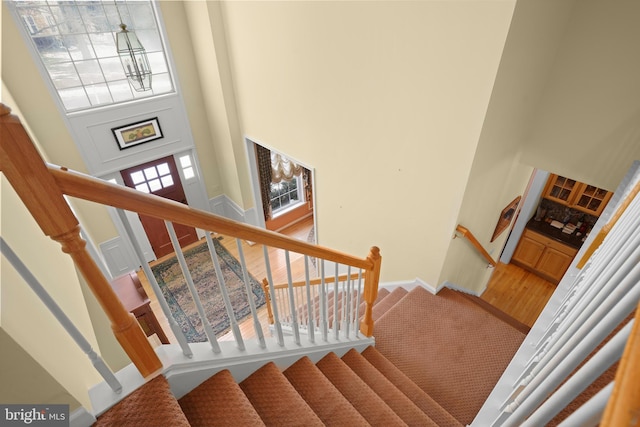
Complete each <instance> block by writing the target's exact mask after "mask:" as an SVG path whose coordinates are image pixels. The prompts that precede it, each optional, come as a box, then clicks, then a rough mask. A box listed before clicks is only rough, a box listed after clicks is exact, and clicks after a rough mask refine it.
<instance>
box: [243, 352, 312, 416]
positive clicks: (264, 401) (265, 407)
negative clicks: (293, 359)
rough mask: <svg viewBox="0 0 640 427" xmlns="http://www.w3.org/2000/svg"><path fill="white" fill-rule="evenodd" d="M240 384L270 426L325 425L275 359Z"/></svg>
mask: <svg viewBox="0 0 640 427" xmlns="http://www.w3.org/2000/svg"><path fill="white" fill-rule="evenodd" d="M240 388H241V389H242V391H244V393H245V394H246V395H247V397H248V398H249V401H251V404H252V405H253V407H254V408H255V410H256V412H258V414H259V415H260V418H262V420H263V421H264V423H265V424H266V425H268V426H279V427H280V426H282V427H284V426H291V427H293V426H300V427H303V426H304V427H307V426H323V425H324V423H323V422H322V421H321V420H320V418H318V416H317V415H316V413H315V412H313V410H312V409H311V407H309V405H307V403H306V402H305V400H304V399H303V398H302V396H300V394H299V393H298V392H297V391H296V389H295V388H294V387H293V386H292V385H291V383H290V382H289V380H287V378H286V377H285V376H284V375H283V374H282V372H280V369H278V367H277V366H276V365H275V364H274V363H273V362H269V363H267V364H266V365H264V366H263V367H261V368H260V369H258V370H257V371H255V372H254V373H253V374H251V375H250V376H249V377H248V378H246V379H245V380H244V381H242V382H241V383H240Z"/></svg>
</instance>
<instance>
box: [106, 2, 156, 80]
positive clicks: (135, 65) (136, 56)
mask: <svg viewBox="0 0 640 427" xmlns="http://www.w3.org/2000/svg"><path fill="white" fill-rule="evenodd" d="M114 3H115V1H114ZM116 10H117V11H118V16H119V17H120V31H119V32H118V33H116V48H117V49H118V56H120V62H122V67H123V68H124V73H125V75H126V76H127V79H128V80H129V84H131V86H132V87H133V88H134V89H135V90H136V91H137V92H144V91H146V90H151V67H150V66H149V60H148V59H147V52H146V51H145V50H144V47H143V46H142V43H140V40H138V37H137V36H136V34H135V33H134V32H133V31H129V30H127V26H126V25H125V24H124V23H123V22H122V16H120V10H119V9H118V5H117V4H116Z"/></svg>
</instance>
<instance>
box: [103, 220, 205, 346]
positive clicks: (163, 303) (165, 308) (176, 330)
mask: <svg viewBox="0 0 640 427" xmlns="http://www.w3.org/2000/svg"><path fill="white" fill-rule="evenodd" d="M116 212H117V213H118V216H119V217H120V220H121V221H122V225H123V227H124V230H125V232H126V233H127V235H128V236H129V237H130V240H131V244H132V246H133V250H134V252H135V253H136V256H137V257H138V262H139V264H140V265H141V266H142V270H143V271H144V274H145V276H147V280H148V281H149V284H150V285H151V289H152V290H153V293H154V294H155V295H156V298H157V299H158V304H160V308H161V309H162V313H163V314H164V316H165V317H166V319H167V322H168V323H169V327H170V328H171V332H173V335H174V336H175V337H176V340H177V341H178V344H179V345H180V348H181V349H182V354H184V355H185V356H187V357H193V352H192V351H191V347H189V343H188V342H187V337H185V336H184V332H182V328H181V327H180V325H178V322H176V319H175V318H174V317H173V314H172V313H171V308H170V307H169V303H167V300H166V299H165V298H164V294H163V293H162V289H160V285H159V284H158V281H157V280H156V276H154V274H153V271H151V267H149V264H148V263H147V262H146V261H145V256H144V252H143V251H142V248H141V247H140V244H139V243H138V241H137V240H136V238H135V235H134V234H133V229H132V228H131V223H130V222H129V219H128V218H127V215H126V214H125V213H124V211H123V210H122V209H116Z"/></svg>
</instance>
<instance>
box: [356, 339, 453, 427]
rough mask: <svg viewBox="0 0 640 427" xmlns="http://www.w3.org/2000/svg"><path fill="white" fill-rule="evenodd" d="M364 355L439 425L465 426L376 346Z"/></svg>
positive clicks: (368, 349) (440, 426)
mask: <svg viewBox="0 0 640 427" xmlns="http://www.w3.org/2000/svg"><path fill="white" fill-rule="evenodd" d="M362 355H363V356H364V357H365V358H366V359H367V360H368V361H369V363H371V364H372V365H373V366H375V368H376V369H377V370H378V371H380V373H382V374H383V375H384V376H385V377H387V379H388V380H389V381H391V382H392V383H393V385H394V386H395V387H397V388H398V390H400V391H402V392H403V393H404V394H405V395H406V396H408V397H409V398H410V399H411V401H412V402H413V403H414V404H415V405H416V406H417V407H419V408H420V409H421V410H422V412H424V413H425V414H427V415H428V416H429V418H431V419H432V420H433V421H434V422H435V423H436V424H437V425H438V426H439V427H463V425H462V424H461V423H460V422H459V421H458V420H456V419H455V418H454V417H453V415H451V414H450V413H448V412H447V411H446V410H445V409H444V408H443V407H442V406H440V404H439V403H438V402H436V401H435V400H433V399H432V398H431V396H429V395H428V394H427V393H425V392H424V390H422V389H421V388H420V387H418V386H417V385H416V383H414V382H413V381H412V380H411V379H410V378H409V377H407V376H406V375H405V374H404V373H403V372H402V371H401V370H400V369H398V368H397V367H396V366H395V365H394V364H393V363H391V362H390V361H389V360H388V359H387V358H386V357H384V356H383V355H382V354H381V353H380V352H379V351H378V350H377V349H376V348H375V347H371V346H370V347H367V348H366V349H365V350H364V351H363V352H362Z"/></svg>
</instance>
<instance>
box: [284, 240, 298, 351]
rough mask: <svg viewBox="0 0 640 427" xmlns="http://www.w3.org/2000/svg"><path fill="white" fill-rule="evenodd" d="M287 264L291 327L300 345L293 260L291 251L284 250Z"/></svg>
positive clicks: (295, 339)
mask: <svg viewBox="0 0 640 427" xmlns="http://www.w3.org/2000/svg"><path fill="white" fill-rule="evenodd" d="M284 259H285V264H286V266H287V283H288V289H289V305H290V307H289V310H290V311H291V319H292V323H291V327H292V329H293V339H294V341H295V343H296V344H298V345H300V329H299V328H298V316H297V314H296V301H295V295H294V292H293V279H292V277H291V260H290V258H289V251H284Z"/></svg>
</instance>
